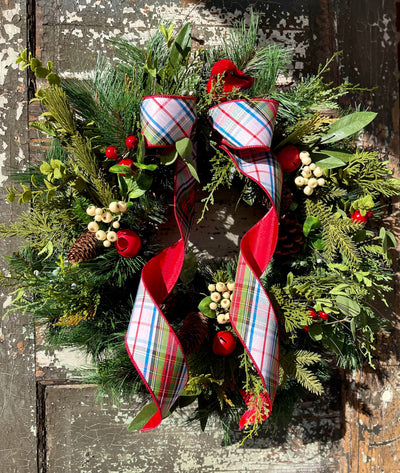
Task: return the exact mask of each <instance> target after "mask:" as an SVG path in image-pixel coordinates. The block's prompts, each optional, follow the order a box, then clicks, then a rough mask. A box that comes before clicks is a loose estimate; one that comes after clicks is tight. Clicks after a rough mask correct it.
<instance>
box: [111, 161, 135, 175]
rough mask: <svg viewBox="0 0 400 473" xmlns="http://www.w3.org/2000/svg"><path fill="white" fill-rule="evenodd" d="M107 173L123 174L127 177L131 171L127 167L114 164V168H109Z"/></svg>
mask: <svg viewBox="0 0 400 473" xmlns="http://www.w3.org/2000/svg"><path fill="white" fill-rule="evenodd" d="M109 171H110V172H113V173H115V174H125V175H128V176H130V175H131V174H132V169H131V168H130V167H129V166H123V165H121V164H114V166H111V167H110V169H109Z"/></svg>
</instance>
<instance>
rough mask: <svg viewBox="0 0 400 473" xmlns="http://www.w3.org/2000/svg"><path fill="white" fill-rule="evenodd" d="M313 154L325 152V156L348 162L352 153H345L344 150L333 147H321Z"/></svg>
mask: <svg viewBox="0 0 400 473" xmlns="http://www.w3.org/2000/svg"><path fill="white" fill-rule="evenodd" d="M315 154H325V155H326V156H330V157H332V158H337V159H340V161H343V162H344V163H348V162H349V160H350V158H351V157H352V156H353V154H352V153H345V152H344V151H337V150H333V149H321V150H319V151H318V152H316V153H315Z"/></svg>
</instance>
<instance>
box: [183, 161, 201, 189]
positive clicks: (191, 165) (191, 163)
mask: <svg viewBox="0 0 400 473" xmlns="http://www.w3.org/2000/svg"><path fill="white" fill-rule="evenodd" d="M185 163H186V164H187V167H188V168H189V171H190V172H191V174H192V176H193V177H194V178H195V179H196V181H197V182H199V183H200V179H199V176H198V174H197V171H196V168H195V167H194V165H193V162H192V160H191V159H185Z"/></svg>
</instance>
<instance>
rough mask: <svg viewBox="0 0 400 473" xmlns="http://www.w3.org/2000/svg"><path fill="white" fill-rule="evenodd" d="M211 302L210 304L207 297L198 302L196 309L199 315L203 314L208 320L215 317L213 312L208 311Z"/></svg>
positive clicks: (209, 299) (209, 298)
mask: <svg viewBox="0 0 400 473" xmlns="http://www.w3.org/2000/svg"><path fill="white" fill-rule="evenodd" d="M211 302H212V300H211V297H210V296H207V297H205V298H204V299H202V300H201V301H200V303H199V306H198V308H199V311H200V312H201V313H203V314H204V315H206V316H207V317H209V318H210V319H215V318H216V317H217V314H216V312H215V310H212V309H210V304H211Z"/></svg>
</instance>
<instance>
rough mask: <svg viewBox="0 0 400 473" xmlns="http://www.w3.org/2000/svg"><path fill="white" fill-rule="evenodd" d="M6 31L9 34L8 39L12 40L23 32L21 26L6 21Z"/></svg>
mask: <svg viewBox="0 0 400 473" xmlns="http://www.w3.org/2000/svg"><path fill="white" fill-rule="evenodd" d="M4 31H5V32H6V34H7V36H8V41H10V39H12V38H13V37H14V36H16V35H19V34H20V33H21V28H20V27H19V26H16V25H12V24H11V23H6V24H5V25H4Z"/></svg>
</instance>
